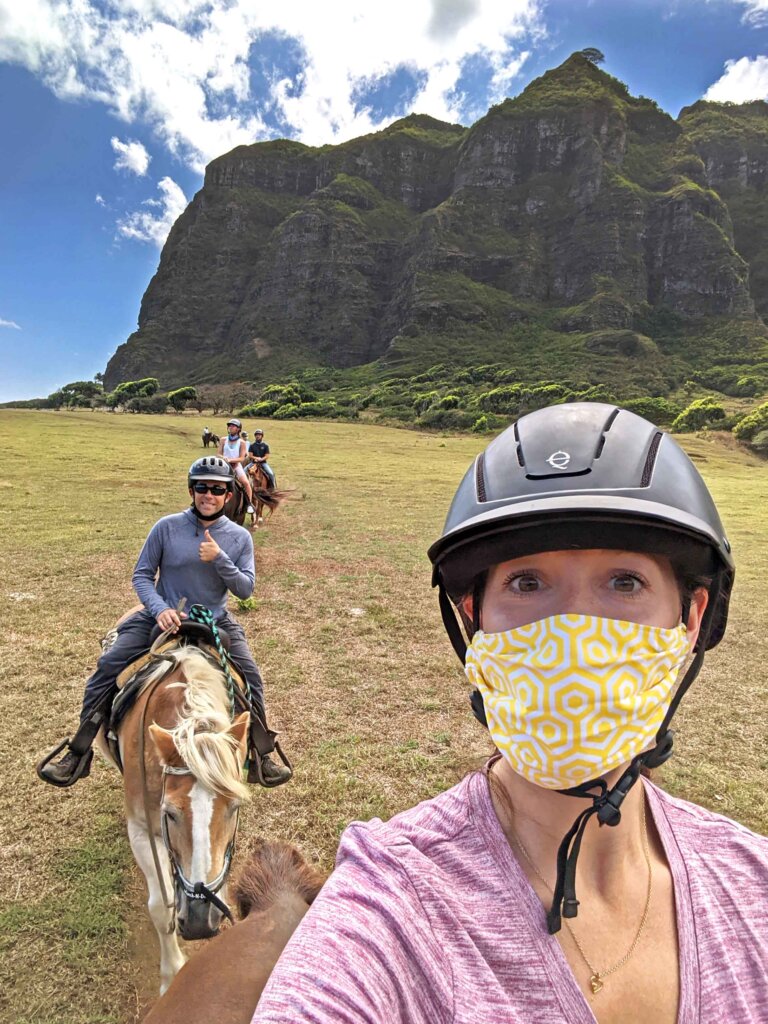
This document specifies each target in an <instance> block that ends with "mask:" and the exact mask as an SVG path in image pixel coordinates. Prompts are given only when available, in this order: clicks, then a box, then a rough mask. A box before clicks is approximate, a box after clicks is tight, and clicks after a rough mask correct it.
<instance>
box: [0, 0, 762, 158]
mask: <svg viewBox="0 0 768 1024" xmlns="http://www.w3.org/2000/svg"><path fill="white" fill-rule="evenodd" d="M755 2H759V0H755ZM543 5H544V0H505V2H504V3H499V2H498V0H388V2H387V3H386V4H373V3H371V2H370V0H336V2H335V4H334V5H333V9H332V15H331V9H330V8H329V6H328V5H327V4H321V3H318V2H317V0H282V2H281V3H279V4H265V3H256V2H255V0H121V2H120V3H119V4H118V3H110V4H108V5H105V4H101V3H97V0H26V2H25V4H24V5H23V6H22V5H21V4H19V3H18V0H0V61H2V60H5V61H12V62H14V63H18V64H21V65H23V66H24V67H27V68H29V70H30V71H32V72H34V73H35V74H36V75H37V76H38V77H39V78H41V79H42V80H43V81H44V82H45V83H46V84H47V85H48V87H49V88H51V89H52V90H53V91H54V92H55V93H56V95H57V96H59V97H61V98H64V99H79V100H91V101H95V102H99V103H103V104H105V105H106V106H107V108H108V109H109V110H110V111H111V112H112V113H113V114H114V115H116V116H117V117H118V118H120V119H121V120H122V121H124V122H125V123H126V124H137V123H140V124H142V125H143V126H146V127H148V128H150V129H151V130H152V131H153V132H154V134H155V136H156V137H157V138H158V140H159V141H160V142H161V143H162V144H163V145H164V146H165V147H166V149H167V150H168V151H169V152H170V153H171V154H174V155H176V156H178V157H179V158H181V159H182V160H184V161H185V162H186V163H188V164H189V165H190V166H191V167H193V168H195V169H197V170H201V169H202V167H203V166H204V164H205V163H206V162H207V161H208V160H210V159H212V158H213V157H214V156H218V155H220V154H221V153H224V152H226V151H227V150H228V149H231V148H232V147H234V146H236V145H239V144H242V143H250V142H254V141H257V140H258V139H263V138H267V137H270V136H271V135H273V134H274V129H270V128H269V127H268V125H269V123H270V114H272V115H276V116H277V117H278V119H279V121H280V123H283V124H285V123H287V124H288V125H290V126H291V127H290V134H291V135H292V136H293V137H295V138H299V139H300V140H301V141H303V142H307V143H310V144H317V143H323V142H339V141H342V140H344V139H347V138H351V137H353V136H355V135H359V134H361V133H364V132H368V131H371V130H373V129H375V128H377V127H380V123H379V121H377V119H376V117H375V116H374V115H373V114H372V113H371V112H370V111H369V110H366V109H357V108H356V103H355V96H356V94H357V92H358V91H359V89H360V88H361V87H364V86H365V84H366V83H370V82H372V81H376V80H377V79H380V78H382V77H384V76H386V75H388V74H390V73H392V72H393V71H395V70H396V69H398V68H401V67H408V68H409V69H411V70H412V71H413V72H414V73H415V74H416V75H417V76H418V77H419V79H420V81H421V82H422V84H421V87H420V89H419V92H418V94H417V96H416V98H415V100H414V102H413V103H412V104H411V109H415V110H418V111H420V112H424V113H429V114H432V115H433V116H435V117H440V118H444V119H446V120H451V121H455V120H458V119H459V112H460V109H461V106H460V97H458V98H457V83H459V80H460V77H461V73H462V68H463V66H464V63H465V61H466V60H467V59H468V58H482V59H484V60H485V61H486V62H487V64H488V66H489V67H490V68H491V69H492V72H493V82H492V86H491V90H492V92H494V91H495V93H496V95H491V96H489V97H488V98H489V100H493V99H497V98H498V93H499V91H500V90H502V89H504V88H507V87H508V85H509V83H510V81H511V79H512V78H513V77H514V75H515V74H516V73H517V71H518V70H519V67H520V64H521V63H522V60H523V59H524V57H523V55H522V51H523V50H524V48H525V46H524V43H526V42H527V43H528V44H530V42H531V39H535V38H536V37H537V36H538V35H540V34H541V33H542V32H543V29H542V25H541V9H542V8H543ZM276 34H277V36H280V37H283V38H286V39H290V40H292V41H293V42H294V44H295V48H296V50H297V51H300V52H303V54H304V57H303V60H302V62H301V69H300V76H299V77H300V78H301V81H302V87H301V88H297V82H296V80H294V81H289V80H286V79H285V78H282V79H281V78H280V74H281V72H279V71H276V72H275V73H274V74H273V76H272V80H271V81H269V82H268V92H267V94H266V95H264V94H263V93H262V94H260V95H253V94H252V92H251V66H250V65H249V60H250V61H251V63H253V59H254V57H259V56H260V55H264V56H266V57H267V58H269V59H271V58H270V53H271V52H273V51H270V49H269V46H268V45H267V44H268V43H269V42H270V41H271V45H272V46H273V47H274V40H275V38H276ZM297 92H298V95H296V93H297ZM272 123H273V124H274V122H272ZM129 145H130V144H129ZM131 169H133V168H131ZM137 173H138V172H137Z"/></svg>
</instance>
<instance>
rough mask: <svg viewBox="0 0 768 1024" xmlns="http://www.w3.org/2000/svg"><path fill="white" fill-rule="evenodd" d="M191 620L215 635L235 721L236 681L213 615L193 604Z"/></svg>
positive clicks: (209, 611) (231, 716) (214, 639)
mask: <svg viewBox="0 0 768 1024" xmlns="http://www.w3.org/2000/svg"><path fill="white" fill-rule="evenodd" d="M189 618H190V620H191V621H192V622H199V623H201V624H202V625H203V626H207V627H208V629H210V631H211V633H212V634H213V642H214V644H215V645H216V653H217V654H218V655H219V661H220V662H221V668H222V671H223V673H224V678H225V679H226V680H227V693H228V694H229V716H230V718H231V719H232V721H234V719H235V681H234V679H233V678H232V673H231V672H230V671H229V658H228V657H227V652H226V651H225V650H224V646H223V644H222V642H221V637H220V636H219V629H218V626H217V625H216V621H215V620H214V618H213V614H212V612H211V610H210V608H206V607H205V605H202V604H193V605H192V607H191V608H190V609H189Z"/></svg>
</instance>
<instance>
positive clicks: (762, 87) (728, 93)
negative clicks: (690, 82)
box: [704, 57, 768, 103]
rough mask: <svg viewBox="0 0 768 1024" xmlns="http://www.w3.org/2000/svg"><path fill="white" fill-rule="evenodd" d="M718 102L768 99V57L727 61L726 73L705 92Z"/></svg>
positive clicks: (746, 101) (708, 98) (709, 98)
mask: <svg viewBox="0 0 768 1024" xmlns="http://www.w3.org/2000/svg"><path fill="white" fill-rule="evenodd" d="M704 99H705V100H714V101H715V102H717V103H726V102H728V101H730V102H732V103H748V102H749V101H750V100H764V99H768V57H754V58H751V57H742V58H741V59H740V60H729V61H726V63H725V74H723V75H722V77H721V78H719V79H718V80H717V81H716V82H715V83H714V85H711V86H710V87H709V89H707V91H706V92H705V93H704Z"/></svg>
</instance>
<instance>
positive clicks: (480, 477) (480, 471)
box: [475, 452, 488, 501]
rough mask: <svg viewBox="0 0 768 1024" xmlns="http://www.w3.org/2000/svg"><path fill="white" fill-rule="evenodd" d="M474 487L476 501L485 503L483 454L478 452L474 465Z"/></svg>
mask: <svg viewBox="0 0 768 1024" xmlns="http://www.w3.org/2000/svg"><path fill="white" fill-rule="evenodd" d="M475 467H476V468H475V485H476V488H477V500H478V501H487V500H488V499H487V498H486V496H485V452H480V454H479V455H478V457H477V462H476V463H475Z"/></svg>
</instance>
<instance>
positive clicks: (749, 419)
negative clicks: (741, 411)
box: [733, 402, 768, 441]
mask: <svg viewBox="0 0 768 1024" xmlns="http://www.w3.org/2000/svg"><path fill="white" fill-rule="evenodd" d="M766 429H768V402H763V404H762V405H758V406H757V408H756V409H753V410H752V412H750V413H747V415H746V416H745V417H744V419H743V420H742V421H741V422H740V423H738V424H737V425H736V426H735V427H734V428H733V435H734V437H737V438H738V439H739V441H751V440H752V439H753V438H754V437H757V435H758V434H759V433H761V432H762V431H763V430H766Z"/></svg>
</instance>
